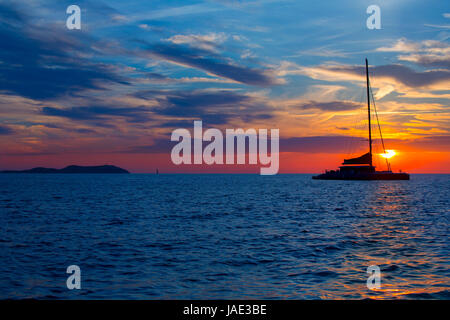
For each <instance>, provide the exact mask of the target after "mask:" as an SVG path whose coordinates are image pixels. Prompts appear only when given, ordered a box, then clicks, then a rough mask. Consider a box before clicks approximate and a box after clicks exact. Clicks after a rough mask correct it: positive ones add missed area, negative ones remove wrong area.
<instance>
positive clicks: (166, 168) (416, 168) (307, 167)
mask: <svg viewBox="0 0 450 320" xmlns="http://www.w3.org/2000/svg"><path fill="white" fill-rule="evenodd" d="M347 156H348V155H346V154H343V153H302V152H280V160H279V161H280V169H279V172H278V173H280V174H283V173H320V172H324V171H325V170H330V169H337V168H338V167H339V166H340V165H341V163H342V161H343V159H344V158H346V157H347ZM390 162H391V166H392V170H393V171H394V172H398V171H399V170H402V171H403V172H408V173H441V174H448V173H450V169H449V168H450V152H426V151H403V152H401V153H397V154H396V156H395V157H393V158H392V159H391V161H390ZM72 164H77V165H104V164H111V165H115V166H119V167H121V168H124V169H126V170H128V171H130V172H131V173H154V172H155V171H156V169H158V170H159V172H160V173H230V174H232V173H255V174H259V169H260V168H261V167H262V165H260V164H257V165H248V164H246V165H205V164H203V165H179V166H176V165H174V164H172V162H171V159H170V154H168V153H155V154H145V153H139V154H124V153H101V154H94V153H92V154H83V153H77V154H75V153H74V154H54V155H27V156H26V157H24V156H20V155H3V156H2V157H1V158H0V170H24V169H30V168H33V167H41V166H42V167H52V168H63V167H65V166H68V165H72ZM374 165H375V166H376V167H377V169H378V170H385V166H386V164H385V162H384V160H382V159H381V157H380V158H379V160H377V159H376V158H374Z"/></svg>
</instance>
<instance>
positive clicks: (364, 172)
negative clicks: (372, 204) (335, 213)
mask: <svg viewBox="0 0 450 320" xmlns="http://www.w3.org/2000/svg"><path fill="white" fill-rule="evenodd" d="M366 84H367V112H368V118H369V152H367V153H365V154H363V155H362V156H360V157H357V158H352V159H344V162H343V163H342V166H340V167H339V169H337V170H330V171H326V172H325V173H322V174H319V175H318V176H313V177H312V178H313V179H318V180H409V174H408V173H405V172H396V173H395V172H392V170H391V165H390V163H389V161H388V159H386V165H387V170H386V171H377V170H375V166H374V165H373V163H372V160H373V159H372V129H371V122H370V116H371V112H370V97H371V94H370V83H369V64H368V62H367V59H366ZM374 103H375V102H374ZM375 112H376V109H375ZM376 119H377V123H378V128H379V130H380V138H381V143H382V146H383V150H384V153H385V154H386V149H385V148H384V141H383V135H382V134H381V126H380V122H379V121H378V115H377V117H376Z"/></svg>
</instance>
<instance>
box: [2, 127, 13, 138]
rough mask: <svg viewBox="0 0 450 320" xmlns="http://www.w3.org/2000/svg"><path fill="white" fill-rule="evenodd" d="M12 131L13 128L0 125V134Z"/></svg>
mask: <svg viewBox="0 0 450 320" xmlns="http://www.w3.org/2000/svg"><path fill="white" fill-rule="evenodd" d="M13 133H14V130H12V129H11V128H10V127H6V126H3V125H0V135H4V136H6V135H10V134H13Z"/></svg>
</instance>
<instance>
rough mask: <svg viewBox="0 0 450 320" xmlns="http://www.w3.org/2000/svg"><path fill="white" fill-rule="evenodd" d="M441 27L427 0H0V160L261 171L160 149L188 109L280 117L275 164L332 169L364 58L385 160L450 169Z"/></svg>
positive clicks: (353, 151)
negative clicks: (373, 11) (179, 158)
mask: <svg viewBox="0 0 450 320" xmlns="http://www.w3.org/2000/svg"><path fill="white" fill-rule="evenodd" d="M72 4H76V5H78V6H79V7H80V8H81V30H69V29H68V28H67V27H66V19H67V18H68V16H69V14H67V13H66V9H67V7H68V6H69V5H72ZM372 4H376V5H378V6H379V7H380V9H381V29H378V30H377V29H374V30H370V29H368V28H367V26H366V20H367V18H368V17H369V14H367V13H366V9H367V7H368V6H370V5H372ZM449 38H450V4H449V2H447V1H436V0H430V1H416V0H397V1H387V0H380V1H374V0H370V1H365V0H362V1H356V0H354V1H345V0H342V1H314V2H311V1H276V0H266V1H265V0H262V1H254V0H251V1H244V0H241V1H237V0H236V1H234V0H230V1H226V0H225V1H223V0H222V1H213V0H210V1H167V0H165V1H137V0H129V1H105V2H101V1H61V0H58V1H56V0H55V1H37V0H33V1H1V0H0V39H1V41H0V145H1V149H2V151H1V152H0V169H1V170H6V169H27V168H31V167H36V166H46V167H55V168H62V167H64V166H66V165H70V164H79V165H102V164H114V165H117V166H120V167H123V168H125V169H128V170H129V171H131V172H135V173H146V172H155V170H156V168H158V169H159V171H160V172H162V173H181V172H188V173H203V172H204V173H213V172H224V173H256V172H259V168H260V165H234V166H231V165H212V166H206V165H190V166H189V165H180V166H175V165H173V164H172V162H171V160H170V151H171V149H172V147H173V146H174V144H175V143H174V142H171V141H170V135H171V133H172V131H173V130H175V129H176V128H186V129H189V130H191V131H192V130H193V122H194V120H202V122H203V127H204V128H205V129H206V128H218V129H220V130H223V131H225V129H227V128H243V129H248V128H255V129H261V128H265V129H276V128H278V129H279V130H280V171H279V172H280V173H314V172H321V171H323V170H324V169H334V168H336V167H337V166H339V165H340V163H341V162H342V161H343V159H344V158H348V157H351V156H358V155H361V154H363V153H365V152H367V141H366V140H367V119H366V117H367V111H366V108H367V106H366V96H365V74H364V59H365V58H367V59H368V61H369V67H370V77H371V86H372V90H373V94H374V99H375V102H376V108H377V111H378V117H379V121H380V124H381V128H382V133H383V138H384V140H385V144H386V149H392V150H395V151H396V156H395V157H393V158H391V159H390V161H391V165H392V169H393V170H394V171H398V170H400V169H401V170H403V171H408V172H411V173H450V121H449V120H450V109H449V108H450V104H449V101H450V86H449V84H450V44H449ZM375 129H376V130H375ZM373 130H374V135H375V152H376V153H377V152H378V153H381V152H382V150H381V149H380V143H379V134H378V131H377V127H373ZM377 134H378V135H377ZM375 165H377V168H379V169H385V167H383V166H385V165H384V160H383V159H382V158H381V157H379V156H378V155H375Z"/></svg>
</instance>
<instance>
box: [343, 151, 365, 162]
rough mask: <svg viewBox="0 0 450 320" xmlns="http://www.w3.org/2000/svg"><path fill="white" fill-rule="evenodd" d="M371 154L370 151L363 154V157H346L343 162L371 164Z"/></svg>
mask: <svg viewBox="0 0 450 320" xmlns="http://www.w3.org/2000/svg"><path fill="white" fill-rule="evenodd" d="M370 160H371V156H370V152H367V153H366V154H363V155H362V156H361V157H358V158H352V159H344V163H343V164H370Z"/></svg>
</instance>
